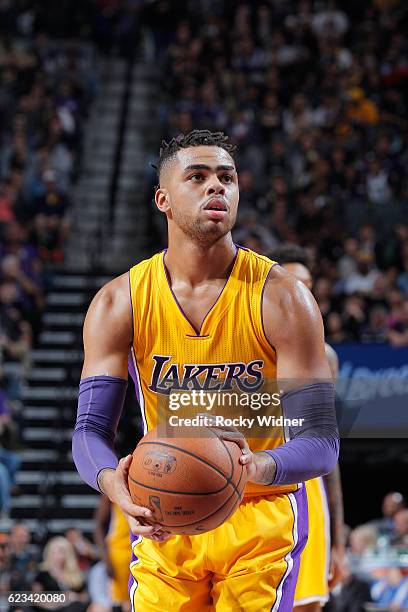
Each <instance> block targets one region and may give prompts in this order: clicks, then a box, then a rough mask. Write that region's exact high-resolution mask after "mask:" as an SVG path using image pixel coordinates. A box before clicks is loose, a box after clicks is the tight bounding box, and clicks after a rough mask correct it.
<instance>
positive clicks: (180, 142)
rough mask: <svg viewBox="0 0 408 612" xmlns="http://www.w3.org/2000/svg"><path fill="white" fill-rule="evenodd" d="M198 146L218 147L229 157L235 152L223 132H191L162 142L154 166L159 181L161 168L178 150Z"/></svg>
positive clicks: (233, 146) (234, 148)
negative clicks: (156, 162) (157, 159)
mask: <svg viewBox="0 0 408 612" xmlns="http://www.w3.org/2000/svg"><path fill="white" fill-rule="evenodd" d="M200 145H208V146H214V147H220V148H221V149H224V150H225V151H227V152H228V153H229V154H230V155H231V157H232V156H233V154H234V152H235V150H236V146H235V145H234V144H232V143H231V142H230V141H229V138H228V136H226V135H225V134H224V132H210V131H209V130H192V131H191V132H189V133H188V134H179V135H178V136H176V137H175V138H172V139H171V140H170V141H169V142H166V141H165V140H163V141H162V143H161V147H160V151H159V161H158V164H157V166H155V169H156V170H157V174H158V177H159V179H160V174H161V171H162V169H163V166H164V165H165V164H166V162H168V160H169V159H171V158H172V157H174V156H175V155H176V153H177V152H178V151H180V149H188V148H189V147H198V146H200Z"/></svg>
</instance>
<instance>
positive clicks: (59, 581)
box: [33, 536, 89, 612]
mask: <svg viewBox="0 0 408 612" xmlns="http://www.w3.org/2000/svg"><path fill="white" fill-rule="evenodd" d="M33 591H34V592H37V593H38V592H42V591H62V592H65V593H67V596H69V599H68V600H69V601H70V604H69V609H70V610H72V612H84V611H85V610H86V608H87V606H88V603H89V602H88V596H87V593H86V586H85V581H84V577H83V575H82V573H81V571H80V569H79V565H78V562H77V560H76V556H75V550H74V548H73V546H72V544H70V542H68V540H67V539H66V538H63V537H62V536H56V537H54V538H51V540H49V541H48V542H47V544H46V546H45V548H44V552H43V562H42V563H41V565H40V571H39V572H38V573H37V575H36V576H35V577H34V582H33ZM66 608H68V606H66ZM60 609H61V608H60Z"/></svg>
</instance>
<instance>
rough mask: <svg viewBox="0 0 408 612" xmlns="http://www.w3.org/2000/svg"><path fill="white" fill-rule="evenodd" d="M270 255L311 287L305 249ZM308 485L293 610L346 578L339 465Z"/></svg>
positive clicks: (332, 357)
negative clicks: (305, 537) (306, 530)
mask: <svg viewBox="0 0 408 612" xmlns="http://www.w3.org/2000/svg"><path fill="white" fill-rule="evenodd" d="M268 256H269V257H270V259H273V260H276V261H278V262H279V263H280V265H281V266H282V267H283V268H285V269H286V270H289V272H291V273H292V274H294V275H295V276H296V278H298V279H299V280H300V281H302V282H303V283H304V284H305V285H306V287H307V288H308V289H310V290H311V289H312V285H313V280H312V275H311V273H310V262H309V255H308V252H307V250H306V249H304V248H302V247H300V246H297V245H283V246H281V247H278V248H277V249H274V250H273V251H272V253H269V254H268ZM325 348H326V355H327V359H328V361H329V365H330V370H331V373H332V377H333V380H335V379H336V378H337V374H338V367H339V362H338V358H337V355H336V353H335V351H334V350H333V349H332V347H331V346H329V345H328V344H326V346H325ZM305 486H306V491H307V502H308V509H309V534H308V540H307V542H306V546H305V548H304V550H303V552H302V556H301V559H300V568H299V578H298V581H297V585H296V591H295V608H294V610H296V611H297V612H319V610H320V608H321V606H323V605H324V604H325V603H326V602H327V601H328V599H329V590H331V589H333V588H334V587H335V586H336V584H338V583H339V582H340V581H342V580H343V579H344V578H345V577H346V570H345V567H346V565H345V542H344V533H345V530H344V515H343V494H342V489H341V479H340V470H339V466H338V465H336V467H335V469H334V470H333V472H331V473H330V474H327V475H326V476H324V482H323V478H314V479H312V480H308V481H307V482H306V483H305ZM326 490H327V497H328V499H327V497H326ZM329 517H330V520H329ZM330 547H331V550H330ZM329 551H330V555H329ZM329 556H330V558H329Z"/></svg>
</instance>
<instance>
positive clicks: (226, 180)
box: [222, 174, 233, 183]
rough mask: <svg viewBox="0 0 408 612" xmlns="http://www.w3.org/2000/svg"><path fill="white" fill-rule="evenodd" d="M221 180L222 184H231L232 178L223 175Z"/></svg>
mask: <svg viewBox="0 0 408 612" xmlns="http://www.w3.org/2000/svg"><path fill="white" fill-rule="evenodd" d="M222 180H223V181H224V183H232V181H233V176H232V174H223V176H222Z"/></svg>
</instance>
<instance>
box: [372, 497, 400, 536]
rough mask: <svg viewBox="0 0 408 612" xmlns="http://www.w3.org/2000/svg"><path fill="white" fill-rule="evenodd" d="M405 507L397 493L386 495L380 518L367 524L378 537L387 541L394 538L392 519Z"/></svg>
mask: <svg viewBox="0 0 408 612" xmlns="http://www.w3.org/2000/svg"><path fill="white" fill-rule="evenodd" d="M404 507H405V502H404V498H403V496H402V495H401V493H399V492H398V491H392V492H390V493H387V495H386V496H385V497H384V499H383V501H382V518H380V519H376V520H374V521H371V522H370V523H369V524H370V525H372V526H374V527H375V528H376V529H377V530H378V533H379V535H380V536H384V537H386V538H387V539H388V540H389V539H390V538H392V537H394V536H395V523H394V517H395V515H396V514H397V512H399V511H400V510H402V509H403V508H404Z"/></svg>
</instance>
